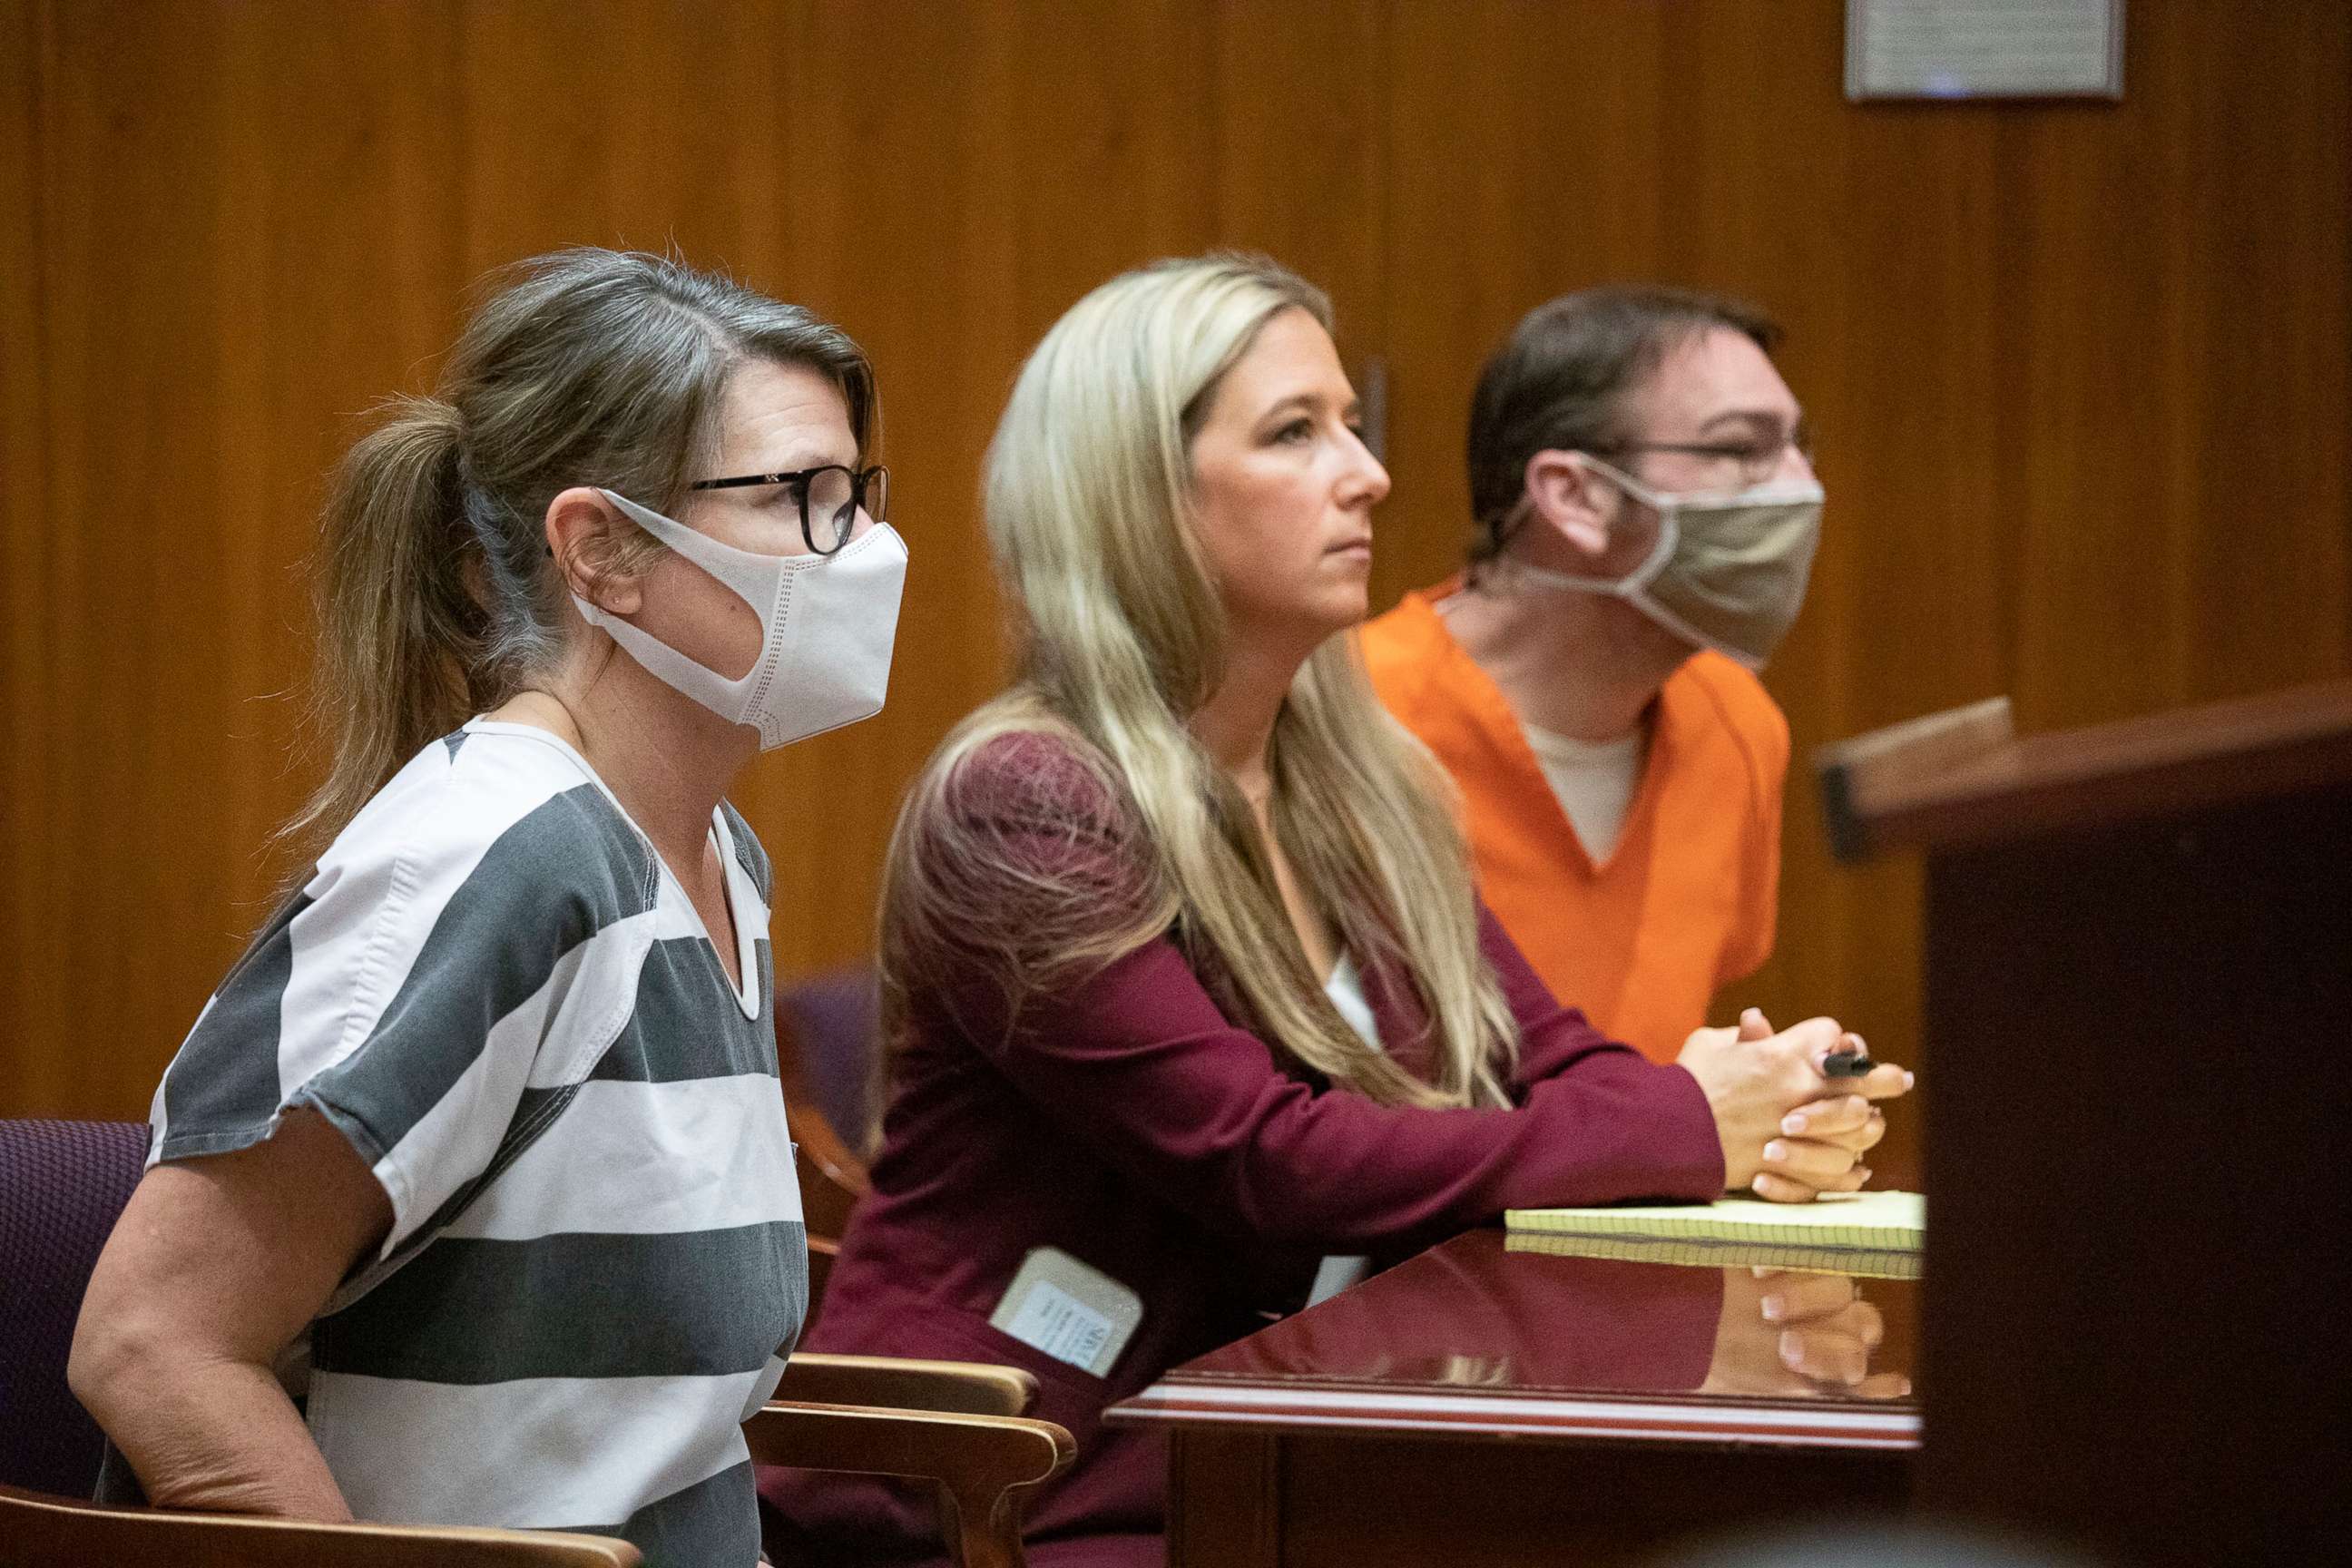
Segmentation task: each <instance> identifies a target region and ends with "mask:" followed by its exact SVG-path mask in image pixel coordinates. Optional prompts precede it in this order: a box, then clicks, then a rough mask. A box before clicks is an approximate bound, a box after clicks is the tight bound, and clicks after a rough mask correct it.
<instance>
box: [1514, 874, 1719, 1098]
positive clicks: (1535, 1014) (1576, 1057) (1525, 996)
mask: <svg viewBox="0 0 2352 1568" xmlns="http://www.w3.org/2000/svg"><path fill="white" fill-rule="evenodd" d="M1478 945H1479V947H1480V948H1481V949H1482V950H1484V952H1486V965H1487V967H1488V968H1490V969H1492V970H1493V971H1494V972H1495V979H1496V982H1497V983H1498V984H1500V985H1501V986H1502V988H1503V1000H1504V1002H1505V1003H1506V1004H1507V1005H1509V1007H1510V1009H1511V1016H1512V1017H1514V1018H1517V1020H1518V1021H1519V1062H1518V1067H1517V1070H1516V1071H1514V1072H1513V1073H1512V1075H1511V1098H1512V1099H1513V1100H1516V1101H1520V1102H1524V1101H1525V1100H1526V1098H1527V1095H1528V1090H1529V1089H1532V1088H1533V1087H1534V1086H1535V1085H1537V1084H1539V1083H1541V1082H1543V1081H1544V1080H1545V1079H1549V1078H1557V1077H1559V1075H1560V1074H1561V1073H1564V1072H1569V1071H1572V1070H1574V1069H1575V1068H1579V1067H1580V1066H1582V1065H1583V1064H1585V1063H1587V1062H1589V1061H1591V1060H1592V1059H1593V1058H1595V1057H1596V1056H1600V1055H1602V1054H1612V1055H1624V1056H1631V1057H1634V1058H1636V1059H1637V1060H1639V1059H1645V1058H1641V1057H1640V1055H1639V1053H1637V1052H1635V1051H1634V1050H1633V1047H1630V1046H1624V1045H1620V1044H1619V1043H1617V1042H1616V1041H1614V1040H1612V1039H1611V1038H1610V1037H1608V1036H1606V1035H1604V1034H1602V1033H1601V1031H1600V1030H1599V1029H1597V1028H1595V1027H1593V1026H1592V1024H1591V1020H1589V1019H1587V1018H1586V1017H1585V1016H1584V1014H1583V1012H1582V1011H1581V1010H1580V1009H1579V1008H1576V1007H1573V1006H1568V1005H1563V1001H1564V1000H1573V998H1567V999H1563V998H1559V997H1555V996H1554V995H1553V994H1551V987H1549V985H1547V984H1544V981H1543V977H1542V976H1541V975H1539V974H1538V973H1536V972H1535V968H1534V966H1533V965H1531V964H1529V963H1528V961H1527V958H1526V957H1525V956H1524V955H1523V954H1522V953H1521V952H1519V944H1518V943H1517V942H1513V941H1512V940H1511V934H1510V932H1508V931H1505V930H1504V929H1503V923H1502V921H1498V920H1496V918H1495V912H1494V911H1493V910H1490V909H1488V908H1487V907H1486V900H1483V899H1481V900H1479V901H1478ZM1655 1070H1656V1071H1658V1072H1661V1073H1671V1074H1673V1075H1674V1076H1675V1078H1678V1079H1681V1080H1682V1081H1683V1082H1684V1083H1685V1084H1688V1085H1689V1086H1690V1091H1691V1093H1692V1094H1693V1095H1694V1096H1696V1098H1697V1101H1698V1106H1699V1109H1700V1110H1701V1111H1703V1112H1705V1113H1706V1118H1707V1125H1708V1127H1709V1129H1710V1130H1711V1129H1712V1128H1713V1127H1714V1124H1715V1118H1714V1113H1713V1112H1712V1111H1707V1110H1706V1094H1705V1092H1704V1091H1702V1090H1701V1089H1699V1087H1698V1083H1697V1081H1696V1079H1693V1078H1692V1077H1691V1076H1690V1074H1689V1073H1687V1072H1685V1071H1684V1069H1682V1068H1674V1067H1670V1068H1656V1069H1655ZM1710 1135H1711V1134H1710Z"/></svg>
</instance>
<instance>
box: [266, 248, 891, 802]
mask: <svg viewBox="0 0 2352 1568" xmlns="http://www.w3.org/2000/svg"><path fill="white" fill-rule="evenodd" d="M494 282H495V286H494V287H493V289H492V290H491V291H490V292H489V293H488V295H487V296H486V297H485V298H484V299H483V300H482V302H481V303H480V305H479V306H478V308H477V309H476V310H475V311H474V314H473V317H472V319H471V320H470V321H468V322H467V326H466V331H465V333H464V335H463V336H461V337H460V338H459V339H458V340H457V346H456V347H455V348H454V349H452V350H451V351H450V353H449V358H448V361H447V363H446V364H445V365H444V366H443V368H442V372H441V382H440V385H439V387H438V388H437V389H436V391H435V392H434V394H433V395H431V396H429V397H404V398H398V399H395V400H394V401H393V402H392V403H391V404H389V405H387V406H386V410H385V414H384V417H383V420H382V422H381V423H380V424H379V426H377V427H376V429H375V430H374V431H373V432H372V433H371V434H369V435H368V436H366V437H363V438H362V439H361V440H360V441H359V442H358V443H357V444H356V445H355V446H353V447H352V449H351V450H350V451H349V452H348V453H347V454H345V456H344V458H343V459H342V462H341V465H340V466H339V467H338V468H337V469H336V471H335V476H334V481H333V486H332V489H331V493H330V496H329V499H328V501H327V507H326V513H325V517H324V519H323V521H322V525H321V534H322V538H321V541H320V553H319V563H318V565H319V570H318V574H317V609H318V615H319V645H318V664H317V669H316V673H315V676H314V679H313V681H312V686H311V697H310V730H311V731H312V732H313V733H316V734H318V735H320V736H324V737H331V744H332V756H331V763H330V766H329V770H328V773H327V778H326V781H325V782H324V783H323V784H320V786H319V788H318V790H317V792H316V793H315V794H313V795H311V796H310V801H309V803H308V804H307V805H304V806H303V807H302V809H301V810H300V811H299V812H298V813H297V814H296V815H295V816H294V817H293V818H292V819H291V820H290V821H289V822H288V823H287V825H286V826H285V827H284V828H283V829H281V831H280V837H281V838H283V839H291V840H298V841H307V840H310V839H313V838H315V839H319V840H324V839H327V838H331V837H333V836H334V835H335V834H336V833H338V832H340V831H341V829H342V828H343V826H345V825H346V824H348V823H349V822H350V821H351V819H352V816H354V815H356V814H357V813H358V811H359V809H360V807H361V806H362V805H365V804H366V802H367V800H368V798H369V797H370V796H371V795H374V794H375V792H376V791H377V790H379V789H381V788H383V784H385V782H386V781H387V780H389V779H390V778H391V777H392V775H393V774H394V773H396V772H398V771H399V770H400V768H401V767H402V766H403V765H404V763H406V762H407V761H408V759H409V758H410V757H411V756H413V755H414V754H415V753H416V752H418V751H420V750H422V749H423V748H424V747H425V745H426V744H428V743H429V742H432V741H434V740H436V738H438V737H440V736H442V735H445V734H446V733H448V732H449V731H451V730H453V729H455V728H457V726H458V725H459V724H461V723H463V722H464V721H466V720H467V719H468V718H470V717H472V716H473V715H475V714H477V713H481V712H484V711H487V710H489V709H492V708H496V707H498V706H499V704H500V703H502V702H504V701H506V700H508V699H509V698H511V697H513V696H514V695H516V694H517V693H518V692H520V691H521V690H523V689H525V688H526V687H527V686H528V685H529V684H530V681H531V680H532V679H534V678H535V677H537V676H539V675H540V674H541V673H542V672H543V671H545V670H546V669H547V668H550V667H551V665H552V664H553V663H554V662H555V660H556V658H558V656H559V655H560V654H561V653H562V640H563V626H564V624H565V623H564V618H563V610H562V606H563V605H564V602H565V598H566V593H567V590H566V587H565V584H564V579H563V576H562V572H561V571H560V570H559V569H558V567H557V565H556V563H555V562H554V561H553V560H552V559H551V556H550V554H549V552H548V548H547V540H546V521H545V520H546V516H547V508H548V504H549V503H550V502H551V501H552V500H554V499H555V497H556V496H557V495H558V494H559V493H561V492H562V491H563V490H566V489H571V488H572V487H573V486H576V485H594V486H599V487H601V488H604V489H611V490H614V491H617V492H619V493H620V494H622V495H625V496H628V497H629V498H631V499H632V500H636V501H639V502H640V503H642V504H644V505H646V506H649V507H652V508H654V509H655V510H659V511H663V512H674V511H675V510H676V509H677V507H678V506H679V505H680V504H681V503H682V501H683V500H684V499H685V496H686V491H687V487H688V484H689V483H690V482H691V480H692V478H693V475H692V473H691V469H692V468H694V467H695V466H696V465H697V464H698V463H700V462H703V461H706V460H707V459H708V457H709V454H710V453H711V452H712V451H713V450H715V449H716V447H717V444H718V439H719V418H720V416H721V411H722V410H723V409H724V408H725V406H726V393H727V386H728V382H729V379H730V377H731V375H732V374H733V373H734V371H735V369H736V367H737V366H739V365H741V364H743V363H747V362H751V361H764V362H767V363H775V364H785V365H805V366H807V367H808V368H810V369H812V370H814V371H816V372H817V373H818V374H822V375H824V376H825V377H826V378H827V379H828V380H830V381H831V382H832V383H833V384H834V385H835V386H836V387H838V388H839V389H840V391H841V395H842V398H843V400H844V401H845V402H846V403H847V404H848V405H849V425H850V429H851V431H852V433H853V434H854V435H855V436H856V439H857V444H858V447H859V450H860V452H861V453H863V451H864V450H865V448H866V444H867V439H868V437H869V434H870V433H871V431H872V429H873V426H874V425H875V422H876V419H877V405H876V401H875V391H874V376H873V372H872V369H871V367H870V366H869V365H868V364H867V363H866V355H865V353H863V351H861V350H860V349H859V348H858V346H857V345H856V343H855V342H851V341H850V339H849V337H848V336H847V335H846V334H845V333H844V332H843V331H841V330H840V329H839V328H837V327H834V326H831V325H828V324H827V323H825V322H824V321H820V320H818V319H817V318H816V317H815V316H814V315H812V314H810V313H809V312H808V311H806V310H803V309H801V308H800V307H799V306H797V305H787V304H782V303H780V302H779V301H777V300H771V299H768V298H767V297H765V296H764V295H761V294H758V293H755V292H753V291H752V290H751V289H746V288H744V287H743V286H742V285H740V284H738V283H735V282H733V281H731V280H730V279H725V278H721V277H719V276H716V275H714V274H712V273H708V272H698V271H696V270H694V269H692V268H688V267H687V266H685V265H684V264H682V263H680V262H677V261H675V260H671V259H668V258H663V257H657V256H647V255H643V254H636V253H630V254H623V253H620V252H616V251H610V250H597V249H586V248H583V249H576V250H562V251H557V252H554V253H552V254H551V255H547V256H541V257H535V258H531V259H530V260H528V261H524V262H520V263H519V264H517V265H516V266H515V267H513V268H509V269H508V270H507V271H505V272H504V273H502V274H497V275H494ZM664 548H665V547H664V546H663V545H662V544H660V542H658V541H656V540H655V539H654V538H653V537H652V536H651V535H649V534H645V533H642V532H639V533H637V534H635V536H634V537H630V538H626V539H624V540H621V541H618V542H614V543H612V544H610V545H609V546H607V547H606V549H605V552H604V556H603V558H602V559H601V560H600V562H599V564H600V565H603V566H605V567H607V568H608V569H610V570H613V571H614V572H616V573H621V574H629V573H634V572H636V571H641V570H642V569H643V568H644V567H645V566H646V565H647V564H649V563H651V562H652V561H653V560H655V559H656V557H658V556H659V555H660V554H661V553H662V552H663V550H664Z"/></svg>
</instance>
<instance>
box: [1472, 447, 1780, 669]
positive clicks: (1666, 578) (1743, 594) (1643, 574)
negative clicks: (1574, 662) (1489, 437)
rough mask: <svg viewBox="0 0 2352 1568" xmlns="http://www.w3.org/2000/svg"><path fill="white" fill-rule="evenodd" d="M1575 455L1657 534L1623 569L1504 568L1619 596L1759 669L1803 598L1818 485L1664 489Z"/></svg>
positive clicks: (1530, 578) (1553, 584)
mask: <svg viewBox="0 0 2352 1568" xmlns="http://www.w3.org/2000/svg"><path fill="white" fill-rule="evenodd" d="M1576 456H1577V458H1578V460H1579V461H1580V462H1581V463H1583V464H1584V465H1585V466H1586V467H1587V468H1591V469H1592V470H1593V471H1594V472H1596V473H1598V474H1600V475H1601V476H1602V477H1603V478H1605V479H1608V480H1609V482H1610V483H1612V484H1613V485H1615V486H1616V487H1617V488H1618V489H1622V490H1623V491H1624V492H1625V493H1626V494H1627V495H1628V496H1631V497H1632V498H1633V500H1636V501H1638V502H1640V503H1641V504H1642V505H1643V506H1645V507H1647V508H1649V509H1650V510H1652V511H1654V512H1655V513H1656V514H1657V517H1658V542H1657V543H1656V544H1655V545H1654V547H1653V548H1652V549H1651V551H1650V553H1649V555H1648V557H1647V558H1646V559H1645V560H1643V562H1642V563H1641V564H1640V565H1638V566H1636V567H1634V568H1633V570H1632V571H1631V572H1629V573H1627V574H1625V575H1624V576H1622V577H1619V578H1615V579H1611V578H1605V577H1585V576H1579V575H1576V574H1572V573H1567V572H1553V571H1549V570H1547V569H1545V568H1543V567H1540V566H1530V565H1528V564H1527V563H1525V562H1523V561H1514V562H1512V563H1511V565H1510V571H1511V574H1513V575H1515V576H1517V577H1519V578H1521V579H1523V580H1524V581H1526V582H1528V583H1532V584H1538V585H1539V586H1542V587H1547V588H1574V589H1578V590H1580V591H1582V592H1585V593H1591V594H1610V595H1615V596H1616V597H1618V598H1621V599H1623V600H1625V601H1626V602H1627V603H1628V604H1630V605H1633V607H1634V608H1636V609H1638V610H1640V611H1641V612H1642V613H1643V615H1645V616H1649V617H1650V618H1651V619H1652V620H1654V621H1655V622H1657V623H1658V624H1659V625H1660V626H1664V627H1665V628H1666V629H1667V630H1668V631H1670V632H1673V633H1674V634H1675V635H1676V636H1677V637H1686V638H1688V639H1689V640H1690V641H1692V642H1694V643H1696V644H1698V645H1699V646H1701V647H1711V648H1713V649H1715V650H1716V651H1717V653H1721V654H1726V655H1727V656H1729V657H1730V658H1736V659H1738V661H1739V662H1740V663H1742V664H1744V665H1746V666H1747V667H1748V668H1750V669H1761V668H1764V661H1765V660H1766V659H1767V658H1769V657H1770V656H1771V652H1772V649H1773V648H1774V647H1776V646H1778V645H1779V643H1780V638H1781V637H1782V636H1783V635H1784V634H1785V633H1787V631H1788V629H1789V627H1790V626H1791V625H1792V624H1793V623H1794V622H1795V621H1796V618H1797V612H1798V611H1799V610H1800V609H1801V608H1803V606H1804V603H1805V584H1806V581H1807V580H1808V579H1809V578H1810V577H1811V574H1812V569H1813V551H1814V548H1815V547H1816V546H1817V545H1819V544H1820V542H1821V537H1822V501H1823V500H1824V499H1825V497H1824V495H1823V492H1822V487H1821V485H1820V484H1819V483H1817V482H1816V481H1814V480H1811V479H1797V480H1788V481H1777V480H1776V481H1773V482H1770V483H1767V484H1761V485H1758V486H1755V487H1754V488H1753V489H1744V490H1738V491H1732V492H1728V493H1709V494H1704V495H1664V494H1661V493H1660V492H1658V491H1656V490H1653V489H1650V488H1649V487H1647V486H1646V485H1643V483H1642V482H1641V481H1640V480H1639V479H1634V478H1633V477H1632V476H1631V475H1629V474H1625V473H1623V472H1621V471H1620V470H1618V469H1616V468H1611V467H1610V466H1609V465H1608V464H1606V463H1603V462H1600V461H1598V460H1596V459H1594V458H1590V457H1587V456H1585V455H1584V454H1582V453H1578V454H1577V455H1576Z"/></svg>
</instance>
